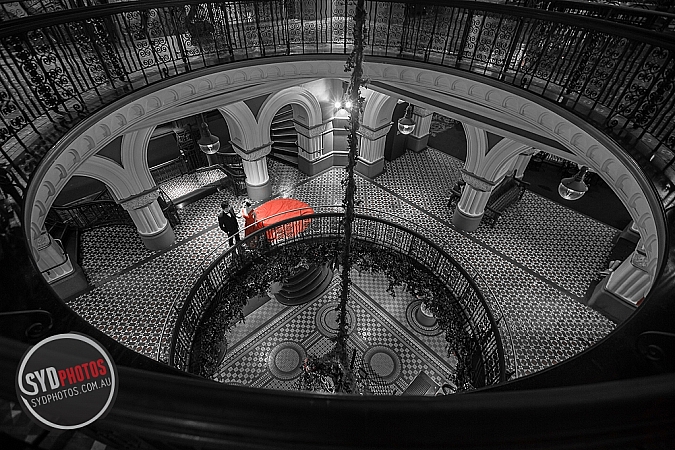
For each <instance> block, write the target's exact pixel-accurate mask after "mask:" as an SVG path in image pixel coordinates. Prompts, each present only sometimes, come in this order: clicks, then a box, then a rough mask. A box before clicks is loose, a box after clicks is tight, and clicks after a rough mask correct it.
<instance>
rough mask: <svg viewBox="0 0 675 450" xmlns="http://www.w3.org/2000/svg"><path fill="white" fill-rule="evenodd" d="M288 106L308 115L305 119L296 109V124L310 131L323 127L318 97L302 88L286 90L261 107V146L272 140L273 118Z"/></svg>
mask: <svg viewBox="0 0 675 450" xmlns="http://www.w3.org/2000/svg"><path fill="white" fill-rule="evenodd" d="M288 104H291V105H292V106H295V105H297V106H299V107H300V108H301V109H302V111H303V112H304V113H305V114H306V117H304V116H302V115H301V114H298V113H296V109H295V108H294V109H293V119H294V120H295V121H296V122H298V123H300V124H301V125H303V126H304V127H306V128H310V129H311V128H314V127H316V126H317V125H321V123H322V115H321V105H320V104H319V101H318V100H317V99H316V97H314V94H312V93H311V92H310V91H308V90H307V89H305V88H303V87H300V86H295V87H291V88H288V89H284V90H282V91H279V92H277V93H276V94H273V95H270V96H269V97H267V99H266V100H265V102H264V103H263V104H262V106H261V107H260V113H259V115H258V126H259V127H260V128H259V133H260V135H261V138H262V142H261V143H260V144H259V145H263V144H267V143H269V142H270V141H271V140H272V139H271V137H270V127H271V126H272V118H274V115H275V114H276V113H277V111H279V108H281V107H282V106H284V105H288Z"/></svg>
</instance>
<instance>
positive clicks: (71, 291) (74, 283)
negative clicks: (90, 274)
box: [49, 264, 89, 300]
mask: <svg viewBox="0 0 675 450" xmlns="http://www.w3.org/2000/svg"><path fill="white" fill-rule="evenodd" d="M73 268H74V269H75V270H74V271H73V272H72V273H70V274H69V275H67V276H65V277H63V278H59V279H58V280H56V281H54V282H53V283H49V286H50V287H51V288H52V289H53V290H54V292H56V295H58V296H59V298H60V299H61V300H65V299H67V298H70V297H73V296H74V295H76V294H79V293H80V292H82V291H84V290H85V289H87V288H89V283H87V278H86V277H85V275H84V272H83V271H82V269H81V268H80V267H79V266H78V265H76V264H73Z"/></svg>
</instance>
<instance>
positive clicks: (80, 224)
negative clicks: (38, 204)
mask: <svg viewBox="0 0 675 450" xmlns="http://www.w3.org/2000/svg"><path fill="white" fill-rule="evenodd" d="M51 211H53V213H54V214H55V215H56V216H58V218H59V220H60V221H61V222H62V223H64V224H67V225H72V226H74V227H75V228H77V229H79V230H82V231H84V230H90V229H92V228H97V227H103V226H110V225H131V226H133V224H134V223H133V221H132V220H131V216H130V215H129V213H128V212H127V211H125V210H124V208H122V207H121V206H120V205H118V204H117V203H116V202H115V201H113V200H95V201H91V202H85V203H78V204H76V205H73V206H53V207H52V209H51Z"/></svg>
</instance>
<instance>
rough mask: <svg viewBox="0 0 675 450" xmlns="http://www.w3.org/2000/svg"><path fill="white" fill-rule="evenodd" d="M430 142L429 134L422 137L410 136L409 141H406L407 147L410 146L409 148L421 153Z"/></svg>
mask: <svg viewBox="0 0 675 450" xmlns="http://www.w3.org/2000/svg"><path fill="white" fill-rule="evenodd" d="M428 143H429V135H428V134H427V135H426V136H422V137H415V136H408V142H407V143H406V147H407V148H408V150H412V151H413V152H417V153H419V152H421V151H422V150H424V149H426V148H427V144H428Z"/></svg>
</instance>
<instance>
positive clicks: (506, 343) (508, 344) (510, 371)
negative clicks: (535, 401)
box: [156, 205, 521, 380]
mask: <svg viewBox="0 0 675 450" xmlns="http://www.w3.org/2000/svg"><path fill="white" fill-rule="evenodd" d="M307 209H311V211H312V212H330V213H337V212H339V213H343V212H344V209H343V207H342V206H339V205H323V206H313V207H311V208H300V209H296V210H291V211H284V212H282V213H279V214H275V215H273V216H270V217H266V218H264V219H263V220H262V221H263V222H265V221H266V220H269V219H270V218H272V219H273V218H275V217H277V216H280V215H284V214H287V213H303V211H305V210H307ZM356 212H358V213H360V214H362V215H367V216H370V217H377V218H380V219H384V220H386V221H389V222H393V223H397V224H399V225H402V226H404V227H407V228H408V229H414V230H417V232H418V233H420V234H421V235H423V236H424V237H425V238H427V239H429V240H431V242H433V243H434V244H436V245H438V246H440V247H441V248H443V250H444V251H446V252H448V253H454V252H453V249H452V248H450V246H449V245H448V243H447V241H446V240H445V239H443V238H442V237H440V236H439V235H438V234H437V233H436V232H434V231H433V230H431V229H429V228H427V227H424V226H421V225H420V224H419V223H416V222H413V221H411V220H410V219H406V218H404V217H401V216H398V215H395V214H391V213H389V212H385V211H380V210H376V209H372V208H364V207H357V208H356ZM259 227H260V223H259V222H255V223H253V224H251V225H249V226H248V227H245V228H244V229H242V230H241V232H242V233H244V234H246V230H247V229H249V228H250V229H251V230H256V229H258V228H259ZM229 247H230V245H229V243H228V242H227V241H223V242H222V243H221V244H220V245H218V246H217V247H216V248H214V249H213V250H212V251H210V252H209V253H208V254H207V255H206V256H205V257H204V258H203V259H202V260H201V261H200V262H199V263H197V265H196V267H195V268H194V269H193V270H192V271H191V273H190V274H189V275H188V277H187V278H186V281H185V282H184V283H183V285H182V287H181V289H179V290H178V292H177V293H176V295H174V300H173V302H172V305H171V308H170V311H169V314H168V315H167V317H166V319H165V321H164V324H163V328H162V338H161V339H160V342H161V343H162V345H160V347H159V349H158V351H157V355H156V359H157V360H158V361H163V362H166V363H168V362H169V361H170V359H169V351H170V350H169V342H170V341H171V339H172V338H171V334H172V330H174V329H175V327H176V323H177V321H178V316H179V314H180V312H181V310H182V309H183V307H184V304H185V301H186V298H187V297H188V295H189V293H190V291H191V289H192V287H193V286H194V284H195V283H196V282H197V280H199V279H200V277H201V276H202V275H204V273H205V271H206V270H207V268H208V267H209V266H210V264H212V263H213V262H214V261H215V260H216V259H217V258H218V257H219V256H220V255H222V254H224V253H225V252H226V251H227V250H228V249H229ZM453 258H454V259H456V260H457V261H458V262H459V264H460V266H461V267H462V268H464V270H465V271H466V272H467V273H468V275H469V277H470V278H471V279H472V280H474V282H475V283H476V285H477V286H478V288H479V290H480V291H481V293H482V294H483V297H484V298H485V301H486V304H487V306H488V308H489V309H490V312H491V314H492V316H493V317H494V319H495V323H496V324H497V327H498V328H499V334H500V336H501V341H502V347H503V348H504V366H505V371H506V379H507V380H509V379H513V378H517V377H519V376H521V372H520V370H519V366H518V358H517V355H516V350H515V345H514V339H513V333H512V331H511V327H510V324H509V321H508V319H507V318H506V316H505V314H504V311H503V309H502V307H501V301H500V300H499V297H497V295H496V294H495V293H494V291H493V290H492V287H491V286H490V283H488V281H487V280H486V279H485V278H484V277H483V275H482V274H481V273H480V272H479V271H478V270H477V269H476V268H475V267H474V266H473V265H472V264H471V263H470V262H469V261H467V260H465V259H463V258H461V257H460V256H459V255H457V254H455V256H453Z"/></svg>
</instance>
